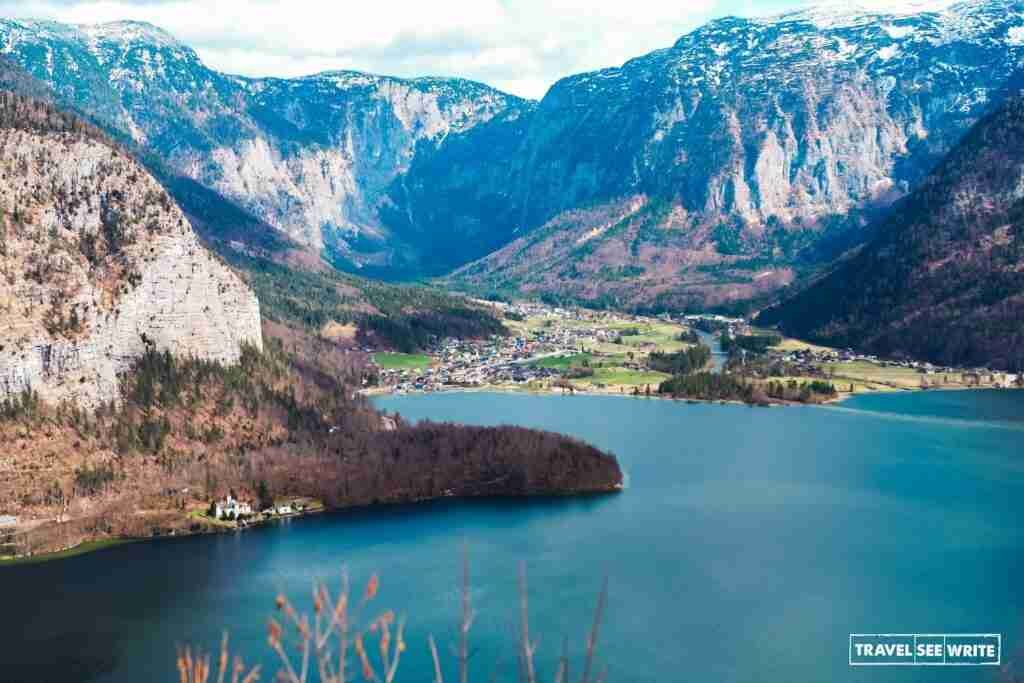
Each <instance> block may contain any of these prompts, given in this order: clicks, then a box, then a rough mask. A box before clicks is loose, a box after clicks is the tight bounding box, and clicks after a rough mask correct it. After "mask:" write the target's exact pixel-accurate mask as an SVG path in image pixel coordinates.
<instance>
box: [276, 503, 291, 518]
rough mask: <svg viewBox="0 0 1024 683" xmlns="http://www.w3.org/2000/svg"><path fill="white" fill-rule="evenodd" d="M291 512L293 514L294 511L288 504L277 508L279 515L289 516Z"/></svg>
mask: <svg viewBox="0 0 1024 683" xmlns="http://www.w3.org/2000/svg"><path fill="white" fill-rule="evenodd" d="M292 512H294V509H292V506H291V505H289V504H288V503H284V504H283V505H278V506H277V514H279V515H290V514H292Z"/></svg>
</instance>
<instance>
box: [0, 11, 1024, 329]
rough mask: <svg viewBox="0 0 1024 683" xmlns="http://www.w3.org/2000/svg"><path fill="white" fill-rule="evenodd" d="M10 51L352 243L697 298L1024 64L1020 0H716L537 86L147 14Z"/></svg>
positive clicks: (583, 284) (805, 255) (370, 258)
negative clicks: (733, 14)
mask: <svg viewBox="0 0 1024 683" xmlns="http://www.w3.org/2000/svg"><path fill="white" fill-rule="evenodd" d="M0 52H2V53H3V54H5V55H6V56H8V57H9V58H11V59H13V60H15V61H17V62H18V63H19V64H21V65H22V66H23V67H25V68H26V69H27V70H28V71H29V72H30V73H32V75H34V76H35V77H37V78H39V79H40V80H42V81H43V82H45V83H47V84H48V85H50V86H52V88H53V90H54V91H55V92H56V93H57V96H58V98H59V99H60V101H61V102H63V103H65V104H68V105H73V106H75V107H77V108H78V109H80V110H82V111H85V112H88V113H89V114H90V115H91V116H93V117H95V118H96V119H98V120H100V121H103V122H107V125H110V126H112V127H114V128H116V129H117V130H119V131H122V132H123V134H125V135H127V136H130V137H131V139H132V140H134V141H135V142H136V143H137V144H139V145H141V146H144V147H146V148H147V149H149V150H151V151H152V152H153V153H154V154H155V155H157V156H159V157H160V158H161V159H162V160H164V161H165V162H166V163H167V165H168V166H169V168H170V169H172V170H173V171H174V172H175V173H177V174H178V175H180V176H182V177H184V178H187V179H191V180H192V181H195V182H197V183H198V184H199V185H200V186H202V187H204V188H206V189H209V190H213V191H216V192H217V193H219V194H221V195H223V196H224V197H227V198H228V199H230V200H232V201H234V202H236V203H238V205H239V206H240V207H241V208H243V209H245V210H247V211H249V212H250V213H252V214H253V215H254V217H255V218H256V219H258V220H260V221H264V222H266V223H268V224H270V225H272V226H274V227H275V228H277V229H279V230H281V231H283V232H284V233H286V234H287V235H288V236H290V237H291V238H293V239H295V240H297V241H298V242H300V243H302V244H304V245H308V246H311V247H312V248H313V249H315V250H317V251H320V252H322V253H323V254H324V255H325V256H326V257H327V259H328V260H329V261H330V262H331V263H333V264H335V265H336V266H339V267H341V268H344V269H348V270H356V271H359V272H362V273H364V274H370V275H374V276H382V277H410V276H423V275H428V276H437V275H445V274H448V273H451V272H452V271H455V272H454V274H453V275H452V276H451V277H450V278H449V279H448V280H447V282H448V283H449V284H452V285H454V286H457V287H461V288H465V289H468V290H471V291H475V292H491V291H498V292H502V293H515V292H523V293H528V294H539V295H547V296H557V297H561V298H566V299H573V300H578V301H583V302H587V303H592V304H601V303H611V304H616V305H623V306H632V307H640V308H654V309H657V308H666V309H686V308H692V307H704V306H717V305H721V306H727V305H730V304H731V302H735V301H742V300H749V299H752V298H754V299H756V298H760V297H767V296H769V295H770V294H771V292H773V291H775V290H777V289H779V288H780V287H783V286H785V285H787V284H790V283H792V282H794V281H796V280H798V279H800V278H803V277H805V276H807V275H808V274H810V273H813V272H815V271H816V270H817V269H819V268H821V267H822V265H823V264H826V263H828V262H829V261H831V260H832V259H834V258H835V257H836V256H837V255H839V254H841V253H843V252H844V251H845V250H847V249H849V248H850V247H853V246H856V245H858V244H860V243H863V242H864V241H865V240H866V239H868V238H870V237H871V233H870V229H869V226H871V225H876V223H875V222H873V219H874V218H875V217H877V215H879V214H880V213H882V212H884V211H885V210H886V209H887V208H888V207H889V206H890V205H891V204H892V202H893V201H894V200H896V199H898V198H899V197H902V196H904V195H906V193H907V192H909V191H910V190H911V189H912V188H913V187H914V186H916V184H917V183H918V182H920V181H921V179H922V178H923V177H924V176H925V175H926V174H927V172H928V171H929V170H930V169H931V168H932V167H933V166H934V164H935V163H936V162H937V161H938V160H939V159H941V158H942V155H943V154H945V153H946V152H948V151H949V150H950V149H951V148H952V146H953V145H954V144H955V143H956V142H957V141H958V140H959V139H960V137H961V136H962V135H963V134H964V132H965V131H966V130H967V129H968V128H969V127H970V125H971V124H973V123H974V122H975V121H976V120H977V119H978V118H979V116H980V115H981V114H982V112H983V111H985V109H986V107H987V106H988V105H989V101H990V99H991V97H992V92H993V88H995V87H996V84H998V83H999V82H1001V81H1002V80H1004V79H1005V78H1006V77H1008V76H1009V74H1011V73H1012V72H1014V71H1015V70H1016V69H1017V68H1019V67H1021V66H1022V65H1024V3H1022V2H1021V1H1020V0H983V1H981V2H964V3H959V4H949V3H948V2H946V1H945V0H942V1H941V2H939V3H932V8H931V9H929V6H928V4H927V3H926V4H925V5H924V6H923V9H917V10H915V11H914V12H903V13H893V12H878V11H870V10H865V9H860V8H858V6H857V5H856V4H855V3H846V4H843V5H842V6H839V7H836V6H831V7H819V8H813V9H809V10H805V11H801V12H796V13H789V14H784V15H781V16H776V17H769V18H760V19H737V18H726V19H721V20H718V21H714V22H711V23H709V24H707V25H706V26H703V27H701V28H699V29H697V30H696V31H694V32H692V33H690V34H688V35H686V36H683V37H682V38H680V39H679V40H678V41H677V42H676V44H675V45H673V46H671V47H669V48H666V49H663V50H658V51H655V52H652V53H650V54H648V55H645V56H642V57H639V58H637V59H634V60H631V61H629V62H627V63H626V64H624V65H623V66H621V67H618V68H613V69H604V70H600V71H596V72H592V73H586V74H580V75H576V76H571V77H569V78H565V79H563V80H561V81H559V82H558V83H556V84H555V85H554V86H553V87H552V88H551V90H550V91H549V92H548V93H547V94H546V95H545V96H544V98H543V99H542V100H541V101H540V102H531V101H527V100H522V99H519V98H515V97H512V96H510V95H506V94H503V93H500V92H498V91H496V90H493V89H491V88H488V87H487V86H484V85H481V84H478V83H472V82H469V81H463V80H458V79H437V78H426V79H411V80H403V79H396V78H388V77H383V76H373V75H368V74H361V73H355V72H340V73H327V74H318V75H315V76H310V77H306V78H298V79H273V78H259V79H253V78H240V77H236V76H229V75H225V74H221V73H218V72H216V71H214V70H212V69H209V68H208V67H206V66H205V65H203V64H202V62H201V61H200V60H199V58H198V57H197V56H196V54H195V53H194V52H193V51H192V50H191V49H190V48H188V47H186V46H184V45H182V44H181V43H179V42H178V41H176V40H175V39H174V38H172V37H170V36H169V35H167V34H166V33H164V32H162V31H160V30H159V29H157V28H155V27H152V26H148V25H144V24H136V23H123V22H122V23H116V24H106V25H100V26H67V25H60V24H54V23H52V22H37V21H14V20H4V21H0Z"/></svg>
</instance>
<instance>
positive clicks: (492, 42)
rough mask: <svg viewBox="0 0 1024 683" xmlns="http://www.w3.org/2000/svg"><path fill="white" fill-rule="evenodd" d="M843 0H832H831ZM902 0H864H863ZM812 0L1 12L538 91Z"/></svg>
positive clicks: (75, 0)
mask: <svg viewBox="0 0 1024 683" xmlns="http://www.w3.org/2000/svg"><path fill="white" fill-rule="evenodd" d="M833 1H835V0H833ZM900 1H901V0H861V4H864V3H867V4H871V3H886V4H892V3H893V2H896V3H898V2H900ZM807 4H810V0H614V1H611V0H290V1H287V0H42V1H40V2H29V1H25V0H20V1H11V0H0V16H4V17H14V18H46V19H55V20H57V21H63V22H69V23H86V24H92V23H102V22H107V21H116V20H122V19H131V20H138V21H148V22H150V23H153V24H156V25H157V26H160V27H161V28H163V29H166V30H167V31H169V32H170V33H171V34H173V35H174V36H175V37H177V38H178V39H180V40H182V41H183V42H185V43H186V44H188V45H190V46H191V47H193V48H194V49H195V50H196V52H198V53H199V56H200V57H201V58H202V60H203V61H204V62H205V63H206V64H207V65H208V66H210V67H212V68H215V69H217V70H219V71H223V72H226V73H232V74H241V75H246V76H282V77H289V76H302V75H307V74H311V73H316V72H319V71H326V70H331V69H354V70H358V71H368V72H371V73H378V74H387V75H392V76H403V77H414V76H459V77H463V78H471V79H474V80H478V81H482V82H484V83H487V84H489V85H492V86H495V87H497V88H500V89H502V90H505V91H506V92H511V93H514V94H516V95H520V96H523V97H531V98H539V97H541V96H543V94H544V92H545V91H546V90H547V89H548V87H549V86H551V84H553V83H554V82H555V81H556V80H558V79H559V78H561V77H563V76H568V75H571V74H575V73H580V72H583V71H590V70H593V69H600V68H604V67H609V66H618V65H620V64H622V63H623V62H625V61H626V60H628V59H630V58H632V57H636V56H639V55H642V54H645V53H647V52H650V51H652V50H656V49H659V48H662V47H668V46H669V45H671V44H672V43H674V42H675V40H676V39H677V38H678V37H679V36H681V35H683V34H684V33H687V32H689V31H691V30H693V29H694V28H697V27H698V26H700V25H701V24H703V23H705V22H707V21H708V20H710V19H713V18H716V17H720V16H726V15H736V16H760V15H769V14H776V13H779V12H782V11H786V10H791V9H799V8H800V7H801V6H805V5H807Z"/></svg>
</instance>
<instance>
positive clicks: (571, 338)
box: [363, 301, 1022, 404]
mask: <svg viewBox="0 0 1024 683" xmlns="http://www.w3.org/2000/svg"><path fill="white" fill-rule="evenodd" d="M477 303H478V304H479V305H484V306H490V307H492V308H493V309H494V310H495V313H496V316H497V317H500V318H502V319H503V321H504V323H505V325H506V326H507V327H508V329H509V333H508V334H507V335H503V336H495V337H490V338H486V339H443V340H440V341H438V342H437V343H436V344H434V345H432V346H429V347H427V348H426V349H425V350H424V352H423V353H419V354H416V355H403V354H388V353H378V354H375V355H374V356H373V357H372V358H373V361H374V363H375V365H376V366H377V368H378V374H377V376H376V377H375V378H374V379H373V380H372V384H373V386H371V387H368V388H366V389H364V390H363V393H365V394H367V395H371V396H375V395H380V394H391V393H398V394H403V393H418V392H422V393H432V392H438V391H473V390H475V391H495V390H498V391H513V392H527V393H593V394H616V395H637V394H642V395H644V396H651V395H652V394H653V395H658V393H659V387H660V385H661V384H662V383H663V382H665V381H666V380H669V379H671V378H672V374H670V373H666V372H663V371H661V370H659V369H657V368H655V367H652V363H651V356H652V354H654V355H656V356H658V355H663V356H671V355H672V354H676V353H679V352H685V351H686V350H687V349H693V348H695V347H698V346H701V345H709V346H710V349H709V350H710V353H709V354H708V355H707V357H706V361H705V362H704V363H703V364H702V365H701V366H700V367H696V368H693V369H692V370H690V372H702V371H703V372H706V371H709V370H711V369H712V362H711V358H712V356H713V355H714V354H723V355H724V356H727V357H728V360H727V361H726V362H725V371H726V372H728V373H729V374H733V375H737V376H740V377H743V378H744V379H746V380H749V381H750V382H751V383H753V384H756V385H758V386H766V385H768V384H771V383H789V382H793V381H796V382H800V383H808V382H814V381H823V382H827V383H830V384H832V385H833V387H834V389H835V395H834V396H832V397H830V398H829V399H828V400H840V399H843V398H848V397H850V396H853V395H855V394H859V393H865V392H875V391H917V390H927V389H966V388H1013V387H1017V386H1020V385H1021V384H1022V381H1021V376H1020V375H1018V374H1016V373H1006V372H998V371H994V370H991V369H988V368H956V367H948V366H935V365H932V364H931V363H927V362H918V361H911V360H896V359H886V358H879V357H878V356H876V355H871V354H864V353H857V352H855V351H853V350H852V349H847V350H838V349H832V348H828V347H822V346H816V345H813V344H808V343H805V342H801V341H799V340H796V339H791V338H785V337H781V336H779V337H777V339H774V340H773V342H774V343H773V344H771V345H770V346H768V347H767V348H766V349H765V351H764V352H763V353H760V354H753V353H750V354H749V355H747V352H746V351H743V350H738V352H737V353H736V354H729V353H726V352H723V351H722V348H721V347H722V337H721V335H722V333H723V332H724V333H725V335H726V336H728V337H730V338H743V337H745V336H746V337H749V338H754V337H756V336H758V335H762V336H770V335H772V334H773V333H772V332H771V331H768V330H759V329H757V328H754V327H752V326H751V325H750V324H749V323H747V322H746V321H745V320H743V319H741V318H728V317H725V316H721V315H714V314H691V315H687V316H679V317H677V318H673V317H672V316H669V315H664V316H661V317H649V316H641V315H635V314H627V313H618V312H614V311H596V310H590V309H582V308H562V307H558V306H549V305H546V304H542V303H537V302H520V303H511V304H507V303H493V302H482V301H481V302H477ZM705 330H713V331H715V333H714V334H710V333H709V332H707V331H705ZM771 398H772V397H768V399H771ZM774 402H777V403H783V404H785V403H788V402H789V401H786V400H779V401H774Z"/></svg>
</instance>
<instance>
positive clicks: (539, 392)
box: [359, 384, 1024, 408]
mask: <svg viewBox="0 0 1024 683" xmlns="http://www.w3.org/2000/svg"><path fill="white" fill-rule="evenodd" d="M1022 389H1024V387H997V386H977V387H965V386H951V387H929V388H927V389H921V388H912V387H905V388H904V387H887V388H885V389H875V390H872V391H862V392H854V393H850V392H848V391H840V392H837V395H836V396H835V397H834V398H829V399H826V400H824V401H821V402H819V403H801V402H800V401H779V400H772V401H769V402H768V403H766V404H754V403H746V402H744V401H738V400H722V399H706V398H687V397H685V396H680V397H675V396H663V395H661V394H657V393H652V394H650V395H646V394H632V393H626V392H616V391H595V390H585V389H577V390H576V391H574V392H565V391H561V390H558V389H525V388H518V387H508V386H503V385H499V384H495V385H488V386H481V387H457V386H456V387H452V388H450V389H440V390H437V391H394V390H389V389H377V388H374V389H369V390H367V389H364V390H362V391H360V392H359V393H360V394H361V395H363V396H365V397H367V398H369V399H371V400H372V399H374V398H378V397H392V396H432V395H439V394H519V395H522V396H566V397H572V396H577V395H579V396H605V397H617V398H635V399H657V400H662V401H678V402H684V403H707V404H712V405H736V406H748V407H762V408H788V407H800V406H830V405H838V404H840V403H844V402H846V401H848V400H850V399H852V398H855V397H857V396H871V395H874V394H919V393H927V392H936V391H1020V390H1022Z"/></svg>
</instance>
